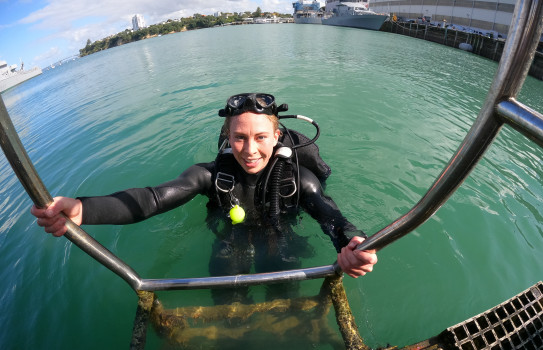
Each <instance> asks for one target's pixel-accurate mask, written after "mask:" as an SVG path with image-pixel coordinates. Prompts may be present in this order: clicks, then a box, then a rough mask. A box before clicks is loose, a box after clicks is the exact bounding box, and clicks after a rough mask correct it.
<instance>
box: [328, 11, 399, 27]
mask: <svg viewBox="0 0 543 350" xmlns="http://www.w3.org/2000/svg"><path fill="white" fill-rule="evenodd" d="M387 18H388V16H387V15H383V14H377V13H376V14H364V15H343V16H331V17H328V18H323V20H322V24H324V25H328V26H340V27H353V28H362V29H371V30H379V29H381V26H382V25H383V23H384V22H385V20H386V19H387Z"/></svg>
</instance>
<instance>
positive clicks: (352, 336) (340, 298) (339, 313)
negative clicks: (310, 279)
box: [323, 276, 370, 350]
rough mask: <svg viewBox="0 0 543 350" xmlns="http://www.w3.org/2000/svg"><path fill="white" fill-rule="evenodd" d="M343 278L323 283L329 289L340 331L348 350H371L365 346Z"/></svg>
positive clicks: (328, 279)
mask: <svg viewBox="0 0 543 350" xmlns="http://www.w3.org/2000/svg"><path fill="white" fill-rule="evenodd" d="M342 280H343V277H342V276H330V277H326V278H325V279H324V282H323V286H325V288H329V291H330V298H331V299H332V304H333V305H334V310H335V312H336V321H337V324H338V326H339V331H340V332H341V336H342V337H343V342H344V343H345V348H346V349H357V350H369V349H370V348H369V347H368V346H367V345H366V344H364V341H363V340H362V337H361V336H360V333H359V332H358V326H357V325H356V322H355V320H354V316H353V313H352V312H351V307H350V306H349V301H348V300H347V294H346V293H345V288H343V282H342Z"/></svg>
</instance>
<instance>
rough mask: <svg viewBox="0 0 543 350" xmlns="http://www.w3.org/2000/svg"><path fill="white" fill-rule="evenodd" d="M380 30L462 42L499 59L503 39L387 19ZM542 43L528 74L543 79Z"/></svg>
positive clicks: (447, 42)
mask: <svg viewBox="0 0 543 350" xmlns="http://www.w3.org/2000/svg"><path fill="white" fill-rule="evenodd" d="M381 31H383V32H390V33H395V34H401V35H407V36H410V37H413V38H419V39H424V40H428V41H432V42H435V43H438V44H442V45H447V46H451V47H455V48H457V49H458V48H459V45H460V44H462V43H467V44H469V45H471V48H472V50H471V52H472V53H474V54H476V55H479V56H483V57H486V58H488V59H491V60H493V61H499V60H500V58H501V57H502V53H503V47H504V46H505V39H502V38H490V37H488V36H486V35H482V34H479V33H468V32H464V31H460V30H455V29H454V28H450V27H447V28H442V27H436V26H431V25H427V24H421V23H410V22H393V21H387V22H385V23H384V24H383V26H382V27H381ZM542 51H543V44H542V43H539V46H538V52H536V53H535V57H534V61H533V62H532V66H531V67H530V71H529V73H528V74H529V75H531V76H533V77H535V78H537V79H539V80H543V53H542Z"/></svg>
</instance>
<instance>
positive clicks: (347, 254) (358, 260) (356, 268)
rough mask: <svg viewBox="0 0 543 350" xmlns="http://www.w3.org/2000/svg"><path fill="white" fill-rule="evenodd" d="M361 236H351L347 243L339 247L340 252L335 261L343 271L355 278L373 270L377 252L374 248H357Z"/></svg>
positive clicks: (361, 239) (361, 240) (362, 239)
mask: <svg viewBox="0 0 543 350" xmlns="http://www.w3.org/2000/svg"><path fill="white" fill-rule="evenodd" d="M364 240H365V239H364V238H362V237H358V236H356V237H353V238H352V239H351V241H350V242H349V244H347V245H346V246H345V247H343V248H341V253H339V254H338V255H337V262H338V264H339V266H340V267H341V269H342V270H343V272H345V273H346V274H347V275H349V276H351V277H353V278H357V277H359V276H364V275H365V274H366V273H368V272H371V271H372V270H373V265H375V264H377V254H376V251H375V250H364V251H362V250H357V249H356V247H357V246H358V245H359V244H360V243H362V242H364Z"/></svg>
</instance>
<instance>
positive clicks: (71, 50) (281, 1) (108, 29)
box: [0, 0, 292, 62]
mask: <svg viewBox="0 0 543 350" xmlns="http://www.w3.org/2000/svg"><path fill="white" fill-rule="evenodd" d="M1 1H3V0H0V2H1ZM257 7H260V8H261V9H262V11H269V12H273V11H278V12H281V13H289V12H291V9H292V0H160V1H149V0H48V2H47V4H46V6H45V7H42V8H40V9H38V10H36V11H34V12H32V13H30V14H28V15H27V16H26V17H24V18H22V19H20V20H19V21H17V25H21V26H25V27H27V28H29V30H31V31H33V32H35V33H40V34H39V36H38V37H37V39H35V41H36V42H35V43H34V44H35V45H36V46H38V44H39V46H43V45H49V44H50V45H49V46H50V47H56V48H57V50H58V51H56V50H55V49H50V50H48V51H47V52H46V53H44V54H41V55H37V56H36V60H35V61H37V62H45V61H46V58H47V57H50V56H51V55H53V54H54V53H55V52H57V53H58V54H59V55H60V57H58V58H57V59H60V58H62V56H70V55H73V54H77V53H78V51H79V49H81V48H83V47H84V46H85V43H86V41H87V39H90V40H91V41H96V40H100V39H102V38H105V37H107V36H109V35H112V34H116V33H119V32H122V31H123V30H125V29H127V28H131V26H132V25H131V20H132V17H133V16H134V15H135V14H141V15H143V16H144V19H145V23H146V24H147V25H150V24H154V23H160V22H162V21H165V20H168V19H178V18H182V17H189V16H192V15H193V14H195V13H200V14H205V15H210V14H213V13H215V12H218V11H220V12H244V11H251V12H252V11H255V10H256V8H257ZM59 47H60V48H59ZM38 58H39V59H38Z"/></svg>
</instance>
